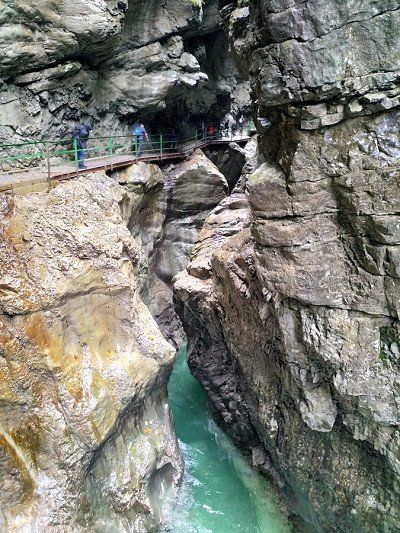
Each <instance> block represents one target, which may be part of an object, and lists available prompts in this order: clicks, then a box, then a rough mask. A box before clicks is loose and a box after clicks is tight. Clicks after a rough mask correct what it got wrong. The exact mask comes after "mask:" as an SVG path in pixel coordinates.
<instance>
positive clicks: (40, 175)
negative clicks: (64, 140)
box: [0, 137, 249, 192]
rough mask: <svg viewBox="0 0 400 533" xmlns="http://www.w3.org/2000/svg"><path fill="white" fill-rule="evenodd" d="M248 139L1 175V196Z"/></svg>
mask: <svg viewBox="0 0 400 533" xmlns="http://www.w3.org/2000/svg"><path fill="white" fill-rule="evenodd" d="M248 140H249V137H241V138H237V139H235V138H233V139H211V140H208V141H197V142H191V143H187V144H185V145H183V146H181V148H180V149H179V150H177V151H176V152H165V153H163V154H161V153H160V152H154V153H147V154H142V155H141V156H140V157H139V158H137V157H136V156H135V155H134V154H125V155H115V156H112V157H98V158H95V159H87V160H86V161H85V165H86V167H87V168H85V169H81V170H78V169H77V168H76V166H75V165H74V164H72V163H71V164H66V165H58V166H51V167H50V175H49V171H48V170H46V169H44V168H32V169H30V170H27V171H22V172H15V173H4V174H0V192H4V191H9V190H14V189H20V188H24V187H30V186H34V185H36V184H37V185H40V184H43V183H47V182H48V181H49V179H50V180H51V181H52V180H55V181H57V180H63V179H70V178H74V177H76V176H79V175H80V174H87V173H90V172H97V171H99V170H104V171H107V170H115V169H118V168H125V167H128V166H130V165H133V164H135V163H138V162H144V163H156V162H164V161H173V160H177V159H178V160H179V159H184V158H185V157H187V156H188V155H190V154H191V153H192V152H194V151H195V150H197V149H199V148H200V149H201V148H205V147H206V146H210V145H221V144H222V145H229V144H230V143H231V142H236V143H239V144H242V143H245V142H247V141H248Z"/></svg>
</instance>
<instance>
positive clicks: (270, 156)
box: [175, 0, 400, 533]
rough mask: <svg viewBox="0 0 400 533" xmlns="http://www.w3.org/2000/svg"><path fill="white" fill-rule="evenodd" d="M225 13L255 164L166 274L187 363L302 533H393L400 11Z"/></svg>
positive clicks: (398, 359)
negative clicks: (249, 106) (248, 107)
mask: <svg viewBox="0 0 400 533" xmlns="http://www.w3.org/2000/svg"><path fill="white" fill-rule="evenodd" d="M222 7H223V10H222V12H223V15H224V18H225V21H226V24H227V27H228V31H229V35H230V39H231V45H232V48H233V50H234V52H235V55H236V57H237V60H238V64H239V66H240V68H241V69H242V71H243V70H247V71H248V73H249V77H250V84H251V87H252V93H253V105H254V112H255V115H256V117H257V129H258V133H259V135H258V138H259V166H258V168H257V169H256V170H255V171H253V172H250V173H248V172H247V173H246V169H245V171H244V175H243V178H242V180H244V183H243V186H244V189H245V192H246V195H245V196H244V195H243V193H240V189H238V188H237V189H236V190H235V191H234V194H233V196H232V197H231V198H230V199H229V200H228V201H226V200H224V201H223V202H222V203H221V204H220V205H219V206H218V207H217V208H216V209H214V211H213V212H212V213H211V214H210V216H209V217H208V219H207V220H206V223H205V226H204V229H203V231H202V232H201V233H200V238H199V241H198V244H197V245H196V247H195V251H194V255H193V257H192V261H191V263H190V265H189V266H188V268H187V269H186V271H184V272H183V273H181V274H179V275H178V276H177V277H176V278H175V293H176V298H177V300H178V304H177V309H178V310H179V312H180V315H181V317H182V320H183V324H184V327H185V330H186V332H187V335H188V338H189V354H188V358H189V364H190V366H191V369H192V371H193V373H194V375H195V376H196V377H197V378H198V379H199V380H200V382H201V383H202V385H203V387H204V389H205V391H206V392H207V394H208V396H209V398H210V401H211V404H212V406H213V409H214V412H215V416H216V417H217V420H219V422H220V423H221V424H222V425H223V427H224V428H225V429H226V430H227V431H228V432H229V433H230V434H231V435H232V436H233V437H234V439H235V441H236V442H238V443H239V444H240V445H241V446H242V448H243V449H245V450H247V451H248V452H250V453H251V454H252V459H253V462H254V464H255V465H257V466H258V467H259V468H260V469H261V470H263V471H264V472H266V473H268V474H269V475H270V476H271V478H272V479H273V480H274V481H275V483H276V485H277V487H279V488H280V490H281V492H282V494H283V495H284V496H285V498H286V501H287V502H288V505H289V507H290V508H291V509H292V511H293V513H294V514H296V515H298V516H300V517H301V518H302V520H303V523H304V524H305V527H306V529H307V530H310V531H321V532H322V531H346V532H347V531H363V532H387V533H388V532H395V531H398V527H399V524H400V503H399V502H400V431H399V425H400V417H399V413H400V337H399V333H400V330H399V299H400V285H399V279H400V274H399V272H400V271H399V262H400V252H399V244H400V240H399V237H400V234H399V226H400V217H399V212H400V209H399V198H400V190H399V179H400V142H399V135H398V125H399V119H400V111H399V110H398V106H399V95H400V88H399V80H400V72H399V68H400V66H399V63H398V61H399V57H400V56H399V29H398V28H399V15H400V9H399V5H398V2H390V1H385V2H363V1H362V0H360V1H357V2H352V3H348V2H341V1H336V0H335V1H330V2H319V1H311V2H305V3H304V2H303V1H297V0H294V1H291V2H286V1H285V2H281V1H276V2H275V1H271V2H261V1H257V0H254V1H252V2H250V5H249V6H245V5H243V4H242V3H241V5H240V6H238V7H236V8H235V6H234V5H232V4H229V5H227V6H222ZM236 199H237V201H235V200H236ZM232 204H233V205H232Z"/></svg>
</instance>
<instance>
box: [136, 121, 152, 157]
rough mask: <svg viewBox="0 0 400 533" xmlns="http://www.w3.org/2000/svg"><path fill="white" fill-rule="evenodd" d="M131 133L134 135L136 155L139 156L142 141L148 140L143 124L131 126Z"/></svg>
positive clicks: (141, 149)
mask: <svg viewBox="0 0 400 533" xmlns="http://www.w3.org/2000/svg"><path fill="white" fill-rule="evenodd" d="M133 135H134V136H135V147H136V156H137V157H140V156H141V155H142V151H143V143H144V141H145V140H146V141H148V140H149V136H148V135H147V131H146V129H145V127H144V124H139V126H138V125H135V126H134V127H133Z"/></svg>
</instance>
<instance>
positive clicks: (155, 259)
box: [112, 150, 228, 347]
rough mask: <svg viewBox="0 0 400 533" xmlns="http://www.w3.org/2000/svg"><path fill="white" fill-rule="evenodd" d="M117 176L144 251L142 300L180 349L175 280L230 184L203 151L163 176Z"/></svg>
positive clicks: (144, 170)
mask: <svg viewBox="0 0 400 533" xmlns="http://www.w3.org/2000/svg"><path fill="white" fill-rule="evenodd" d="M112 176H113V178H114V179H115V180H116V181H117V182H118V183H119V184H120V185H121V187H123V188H124V190H125V193H124V196H123V199H122V202H121V206H122V213H123V216H124V218H125V220H126V222H127V225H128V228H129V229H130V231H131V234H132V235H133V237H134V238H135V240H136V242H137V244H138V245H139V249H140V254H139V284H140V292H141V295H142V298H143V300H144V301H145V303H146V304H147V306H148V308H149V309H150V311H151V313H152V315H153V316H154V317H155V318H156V320H157V322H158V324H159V326H160V328H161V331H162V332H163V334H164V336H165V337H166V338H167V339H170V340H171V341H172V342H173V343H174V344H175V345H176V346H178V347H179V346H181V345H182V344H183V343H184V333H183V331H182V327H181V324H180V321H179V319H178V317H177V315H176V313H175V310H174V305H173V298H172V278H173V277H174V276H175V275H176V274H178V273H179V272H181V270H183V269H184V268H185V267H186V266H187V264H188V263H189V260H190V257H191V254H192V250H193V247H194V245H195V243H196V241H197V237H198V235H199V231H200V230H201V228H202V226H203V224H204V221H205V219H206V218H207V216H208V215H209V213H210V211H211V210H212V209H213V208H214V207H216V206H217V205H218V204H219V203H220V202H221V201H222V200H223V199H224V198H225V197H226V195H227V193H228V183H227V181H226V179H225V177H224V176H223V175H222V174H221V172H219V171H218V169H217V167H216V166H215V165H214V164H213V163H212V162H211V161H210V160H209V159H208V158H207V157H206V156H205V155H204V154H203V152H202V151H201V150H198V151H196V152H195V153H194V154H193V155H192V156H191V157H190V158H189V159H188V160H186V161H183V162H181V163H177V164H175V165H169V166H166V167H163V169H162V170H161V168H160V167H158V166H156V165H147V164H145V163H139V164H138V165H133V166H132V167H130V168H128V169H126V170H122V171H116V172H114V173H113V174H112Z"/></svg>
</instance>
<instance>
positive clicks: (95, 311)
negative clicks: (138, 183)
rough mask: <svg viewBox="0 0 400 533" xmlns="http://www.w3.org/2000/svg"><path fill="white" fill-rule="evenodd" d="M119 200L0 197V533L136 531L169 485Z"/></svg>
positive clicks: (172, 448) (55, 191)
mask: <svg viewBox="0 0 400 533" xmlns="http://www.w3.org/2000/svg"><path fill="white" fill-rule="evenodd" d="M124 194H125V191H124V189H123V188H122V187H120V186H119V185H118V184H116V183H115V181H114V180H112V179H111V178H109V177H107V176H105V175H104V174H101V173H98V174H92V175H91V176H90V177H89V176H82V177H80V178H77V179H73V180H71V181H68V182H62V183H59V184H55V185H54V187H52V188H51V189H50V190H49V191H42V192H37V193H33V194H25V195H17V194H2V195H1V198H0V205H1V217H0V235H1V240H0V256H1V260H0V265H1V267H0V268H1V277H0V279H1V282H0V337H1V339H0V366H1V372H0V472H1V475H0V486H1V491H0V501H1V506H0V507H1V512H0V530H1V531H4V532H7V531H19V532H33V531H49V532H52V531H54V532H55V531H60V532H61V531H63V532H69V531H71V532H72V531H82V532H84V531H86V532H91V533H92V532H94V531H98V532H104V531H120V532H124V531H126V532H128V531H133V530H134V531H149V530H152V529H154V527H155V526H156V524H157V523H159V521H160V520H161V518H162V516H161V515H162V507H161V505H160V501H159V497H160V494H164V495H165V494H166V492H168V491H173V490H175V488H176V487H177V484H178V483H179V479H180V476H181V468H182V467H181V461H180V457H179V452H178V449H177V442H176V438H175V433H174V430H173V426H172V423H171V419H170V413H169V408H168V404H167V397H166V382H167V380H168V377H169V374H170V371H171V367H172V363H173V361H174V357H175V351H174V350H173V348H172V347H171V346H170V345H168V343H167V342H166V341H165V340H164V339H163V337H162V336H161V334H160V332H159V329H158V328H157V326H156V324H155V322H154V320H153V318H152V317H151V315H150V313H149V311H148V309H147V308H146V306H145V305H144V304H143V303H142V301H141V299H140V296H139V285H138V280H137V268H138V261H139V247H138V245H137V243H136V242H135V240H134V239H133V238H132V236H131V234H130V232H129V230H128V229H127V227H126V224H125V222H124V220H123V218H122V216H121V208H120V203H121V202H122V200H123V197H124Z"/></svg>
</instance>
